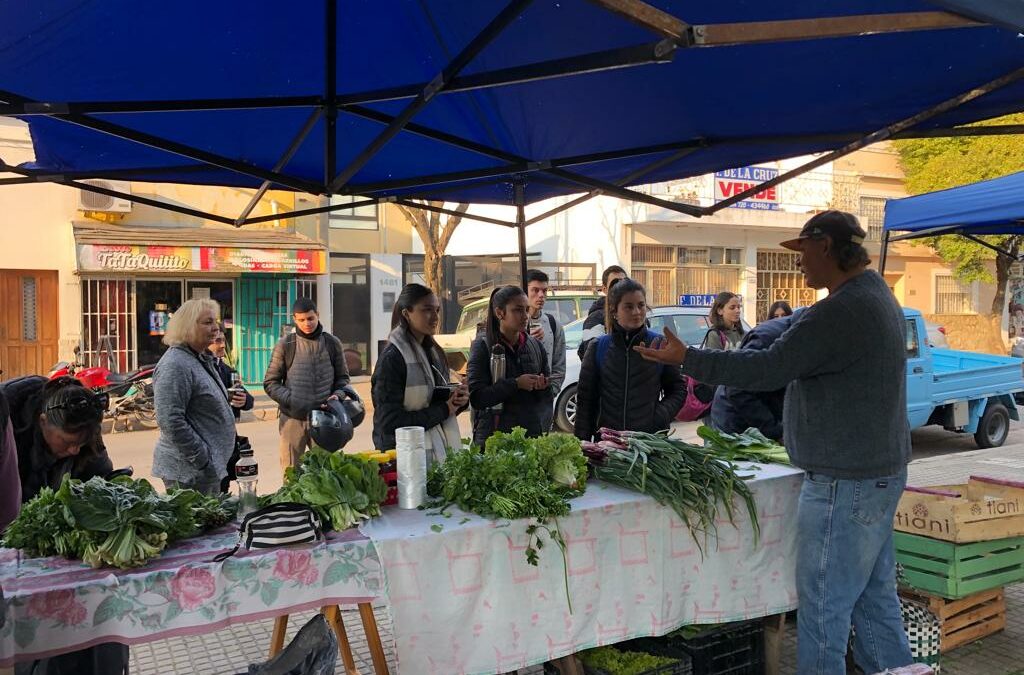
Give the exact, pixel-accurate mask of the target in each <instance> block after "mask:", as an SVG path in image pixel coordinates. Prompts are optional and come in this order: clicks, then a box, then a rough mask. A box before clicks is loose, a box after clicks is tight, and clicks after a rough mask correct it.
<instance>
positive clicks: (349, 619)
mask: <svg viewBox="0 0 1024 675" xmlns="http://www.w3.org/2000/svg"><path fill="white" fill-rule="evenodd" d="M367 386H368V385H367ZM360 393H362V392H360ZM677 433H678V434H679V435H680V436H681V437H683V438H688V437H689V436H690V435H691V433H692V430H690V429H689V428H688V426H687V427H682V428H680V429H679V430H678V432H677ZM971 474H987V475H996V476H999V477H1000V478H1004V479H1009V480H1021V481H1024V454H1021V449H1020V448H1019V447H1003V448H994V449H990V450H976V451H973V452H963V453H959V454H953V455H945V456H941V457H931V458H927V459H921V460H917V461H914V462H912V463H911V465H910V480H909V482H910V484H911V485H934V484H949V483H957V482H961V481H966V480H967V478H968V476H970V475H971ZM1006 606H1007V621H1006V630H1005V631H1004V632H1002V633H999V634H997V635H994V636H992V637H989V638H986V639H984V640H982V641H980V642H976V643H974V644H971V645H968V646H966V647H962V648H960V649H958V650H956V651H954V652H952V653H951V654H949V655H948V656H947V655H943V657H942V672H943V673H944V674H948V675H1012V674H1015V673H1019V672H1020V669H1021V668H1022V667H1024V584H1015V585H1013V586H1008V587H1007V588H1006ZM376 614H377V622H378V625H379V629H380V635H381V639H382V640H383V641H384V648H385V651H386V652H387V654H388V661H389V666H390V669H391V672H392V673H395V672H397V670H396V668H395V661H394V643H393V637H392V632H391V619H390V616H389V615H388V612H387V609H386V608H385V607H383V606H379V607H377V610H376ZM342 615H343V619H344V621H345V626H346V630H347V631H348V635H349V639H350V641H351V643H352V647H353V650H354V651H355V652H356V661H357V666H358V667H359V670H360V672H361V673H372V672H373V669H372V665H371V662H370V657H369V653H368V652H367V649H366V644H365V639H364V636H363V633H362V625H361V623H360V621H359V616H358V613H357V612H356V610H355V608H352V609H350V610H347V611H343V612H342ZM310 616H311V613H309V612H307V613H304V614H301V615H294V616H292V618H291V621H290V622H289V625H288V635H287V639H288V640H290V639H291V638H292V636H293V635H294V634H295V632H296V631H297V630H298V629H299V628H300V627H301V626H302V624H303V623H304V622H305V621H306V620H307V619H308V618H309V617H310ZM272 626H273V621H272V620H266V621H258V622H252V623H248V624H243V625H240V626H235V627H232V628H228V629H225V630H221V631H217V632H214V633H210V634H208V635H203V636H196V637H190V638H175V639H170V640H160V641H158V642H152V643H148V644H144V645H139V646H136V647H132V649H131V654H132V672H133V673H138V674H140V675H186V674H191V673H197V674H199V675H229V674H231V673H241V672H244V671H245V669H246V666H247V665H248V664H249V663H255V662H259V661H262V660H265V659H266V650H267V648H268V646H269V645H270V633H271V628H272ZM335 672H337V673H344V668H343V667H342V665H341V661H340V660H339V662H338V668H337V670H336V671H335ZM406 672H412V673H415V672H417V671H416V670H415V669H407V671H406ZM541 672H542V671H541V669H540V668H539V667H532V668H527V669H523V670H521V671H520V675H539V674H540V673H541ZM781 672H782V673H784V674H786V675H791V674H795V673H796V626H795V624H794V623H793V622H792V621H790V623H789V625H788V626H787V631H786V639H785V641H784V644H783V650H782V662H781Z"/></svg>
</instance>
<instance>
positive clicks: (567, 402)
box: [555, 307, 750, 434]
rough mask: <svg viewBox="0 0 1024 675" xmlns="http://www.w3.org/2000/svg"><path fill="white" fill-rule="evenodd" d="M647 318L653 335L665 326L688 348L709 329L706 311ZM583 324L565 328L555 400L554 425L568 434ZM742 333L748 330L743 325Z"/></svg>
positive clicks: (654, 313)
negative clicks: (562, 373)
mask: <svg viewBox="0 0 1024 675" xmlns="http://www.w3.org/2000/svg"><path fill="white" fill-rule="evenodd" d="M647 318H648V321H649V322H650V324H651V330H653V331H654V332H655V333H661V332H662V331H663V330H664V329H665V326H668V327H669V328H671V329H672V330H673V331H675V333H676V335H678V336H679V337H680V338H681V339H682V340H683V342H685V343H687V344H690V345H699V344H701V342H703V341H704V336H705V335H707V333H708V330H710V328H711V326H710V325H709V324H708V310H707V308H706V307H655V308H654V309H652V310H651V311H650V313H649V314H648V315H647ZM583 321H584V320H583V319H580V320H578V321H573V322H572V323H570V324H568V325H567V326H566V327H565V381H564V382H563V383H562V390H561V391H560V392H559V393H558V398H556V399H555V425H556V426H557V427H558V428H559V430H561V431H565V432H566V433H570V434H571V433H572V432H573V429H574V426H575V423H576V383H577V382H579V379H580V359H579V355H578V354H577V350H578V349H579V346H580V341H582V339H583ZM743 330H744V331H748V330H750V326H748V325H747V322H746V321H744V322H743Z"/></svg>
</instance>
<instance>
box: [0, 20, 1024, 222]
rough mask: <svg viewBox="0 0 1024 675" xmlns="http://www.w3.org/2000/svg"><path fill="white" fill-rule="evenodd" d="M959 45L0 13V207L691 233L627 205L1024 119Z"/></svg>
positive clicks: (744, 28) (549, 23) (1002, 59)
mask: <svg viewBox="0 0 1024 675" xmlns="http://www.w3.org/2000/svg"><path fill="white" fill-rule="evenodd" d="M947 4H948V3H947ZM954 4H955V3H954ZM990 4H992V3H990V2H980V3H978V2H974V3H973V5H975V6H988V5H990ZM995 4H998V3H995ZM972 16H973V15H972ZM991 16H994V15H993V14H992V13H988V14H985V13H982V14H981V15H979V16H975V17H974V19H977V18H980V19H981V20H982V21H984V20H988V19H987V17H991ZM997 18H998V17H997ZM974 19H971V18H965V17H964V16H962V15H960V14H953V13H947V12H945V11H942V8H940V7H939V6H938V5H934V4H930V3H927V2H923V1H922V0H837V1H834V2H820V1H818V0H772V1H766V2H746V1H742V2H723V1H721V0H697V1H686V2H684V1H683V0H656V1H655V2H652V3H650V4H647V3H643V2H639V1H638V0H534V1H533V2H531V1H530V0H505V1H500V0H475V1H474V2H460V1H452V0H421V1H419V2H412V1H411V0H373V1H369V0H358V1H357V0H349V1H343V2H338V1H337V0H326V1H324V2H314V3H297V4H296V3H292V4H290V5H282V4H281V3H277V2H271V1H270V0H254V1H253V2H249V3H246V4H245V5H244V6H243V5H237V4H235V3H219V2H208V1H200V0H179V1H177V2H171V3H139V2H136V1H134V0H103V1H102V2H101V1H99V0H91V1H90V0H49V1H48V2H46V3H41V4H40V3H16V2H10V3H3V5H2V6H0V114H2V115H12V116H18V117H21V118H22V119H25V120H27V121H28V122H29V124H30V128H31V133H32V137H33V141H34V144H35V150H36V162H35V163H33V164H31V165H26V166H21V167H13V168H11V167H7V168H8V169H9V170H13V171H15V172H16V173H18V174H19V176H18V177H14V178H9V179H2V180H0V182H30V181H53V182H59V183H62V184H65V185H73V186H81V184H80V183H78V182H77V181H78V179H82V178H88V177H110V178H120V179H127V180H141V181H158V182H159V181H164V182H177V183H195V184H209V185H231V186H244V187H251V188H261V187H262V188H284V189H292V190H301V191H306V192H310V193H313V194H341V195H359V196H362V197H365V198H366V199H368V200H379V199H405V198H411V197H416V198H428V199H433V200H440V201H448V202H485V203H506V204H507V203H513V202H516V203H518V204H526V203H531V202H535V201H538V200H541V199H545V198H548V197H552V196H557V195H567V194H573V193H586V195H587V196H593V195H595V194H610V195H615V196H620V197H625V198H628V199H636V200H639V201H644V202H648V203H652V204H656V205H659V206H663V207H665V208H671V209H674V210H677V211H683V212H685V213H690V214H691V215H705V214H707V213H710V212H712V211H714V210H718V209H720V208H725V207H726V206H728V205H729V204H730V203H732V201H730V200H726V201H723V202H719V203H718V204H715V205H714V206H712V207H694V206H692V205H687V204H678V203H674V202H670V201H666V200H660V199H657V198H654V197H651V196H649V195H644V194H640V193H638V192H635V191H630V190H627V189H625V188H626V187H627V186H630V185H638V184H646V183H652V182H658V181H664V180H670V179H678V178H682V177H687V176H694V175H701V174H705V173H709V172H713V171H716V170H720V169H726V168H735V167H743V166H749V165H753V164H757V163H758V162H764V161H768V160H775V159H778V158H781V157H790V156H799V155H806V154H809V153H819V152H823V151H830V150H832V151H836V152H837V153H838V154H842V153H845V152H850V151H852V150H854V149H856V148H858V147H863V146H865V145H868V144H870V143H872V142H876V141H880V140H885V139H887V138H893V137H899V136H901V135H902V136H907V135H911V136H913V135H928V134H938V135H943V134H949V133H963V132H961V131H956V130H954V131H950V129H951V128H953V127H956V126H957V125H961V124H963V123H966V122H974V121H978V120H983V119H986V118H991V117H995V116H998V115H1003V114H1006V113H1010V112H1015V111H1020V110H1022V109H1024V39H1022V38H1021V37H1019V35H1018V33H1017V32H1016V31H1015V30H1012V29H1008V28H1006V27H1003V24H1001V25H987V24H984V23H977V22H976V21H975V20H974ZM1008 130H1014V129H1007V128H1003V129H996V130H990V131H986V130H981V131H978V130H971V131H969V132H967V133H1005V132H1006V131H1008ZM1015 130H1016V131H1020V129H1015ZM838 154H837V155H831V156H830V155H826V156H824V157H822V158H820V159H819V160H816V161H818V162H819V163H824V162H825V161H828V160H829V159H830V158H832V157H834V156H838ZM0 168H4V167H2V166H0ZM787 177H788V176H787V175H786V174H782V175H780V176H779V177H778V179H777V180H776V181H775V182H781V181H782V180H785V179H786V178H787ZM86 189H93V190H95V189H96V188H95V187H92V188H90V187H88V186H86ZM745 196H747V195H745V194H741V195H737V200H738V199H742V198H743V197H745ZM135 200H136V201H141V200H140V198H139V197H135ZM356 201H357V203H358V202H359V200H358V199H357V200H356ZM157 205H159V204H157ZM334 208H338V207H334ZM305 212H312V210H309V211H305ZM293 215H295V214H293ZM247 216H248V211H246V212H244V213H243V214H241V215H240V216H239V215H237V214H227V215H225V214H212V215H211V216H210V217H213V218H215V219H217V220H220V221H221V222H225V223H231V222H235V223H237V224H245V223H250V222H254V220H253V219H250V218H247ZM532 220H533V219H531V221H532ZM528 222H530V221H526V220H525V217H524V216H523V215H522V211H521V210H520V217H519V219H518V220H517V222H516V223H515V224H517V225H524V224H528ZM506 224H512V223H506Z"/></svg>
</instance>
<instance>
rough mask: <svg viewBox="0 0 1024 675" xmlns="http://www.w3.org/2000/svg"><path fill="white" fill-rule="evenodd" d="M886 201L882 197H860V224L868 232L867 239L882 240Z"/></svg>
mask: <svg viewBox="0 0 1024 675" xmlns="http://www.w3.org/2000/svg"><path fill="white" fill-rule="evenodd" d="M886 201H887V200H886V199H885V198H884V197H861V198H860V220H861V223H860V224H861V226H862V227H863V228H864V230H865V231H867V233H868V241H881V240H882V225H883V224H884V223H885V202H886Z"/></svg>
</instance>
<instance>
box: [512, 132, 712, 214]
mask: <svg viewBox="0 0 1024 675" xmlns="http://www.w3.org/2000/svg"><path fill="white" fill-rule="evenodd" d="M696 149H697V148H684V149H683V150H679V151H677V152H674V153H672V154H671V155H669V156H668V157H663V158H661V159H659V160H658V161H656V162H652V163H651V164H648V165H647V166H643V167H640V168H639V169H637V170H636V171H634V172H633V173H631V174H629V175H628V176H626V177H625V178H622V179H620V180H617V181H615V184H616V185H619V186H622V185H628V184H629V183H632V182H633V181H635V180H639V179H640V178H642V177H644V176H645V175H646V174H648V173H650V172H651V171H657V170H658V169H660V168H662V167H664V166H668V165H669V164H672V163H673V162H676V161H678V160H680V159H682V158H683V157H686V156H687V155H689V154H690V153H692V152H694V151H695V150H696ZM602 194H604V190H591V191H590V192H588V193H587V194H585V195H582V196H580V197H577V198H576V199H573V200H570V201H568V202H566V203H565V204H562V205H561V206H556V207H555V208H553V209H551V210H549V211H545V212H544V213H541V214H538V215H536V216H534V217H533V218H530V219H529V220H527V221H526V224H527V225H533V224H534V223H539V222H540V221H542V220H544V219H546V218H550V217H551V216H554V215H557V214H559V213H562V212H563V211H568V210H569V209H571V208H572V207H574V206H578V205H579V204H582V203H583V202H586V201H589V200H591V199H593V198H594V197H598V196H600V195H602Z"/></svg>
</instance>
